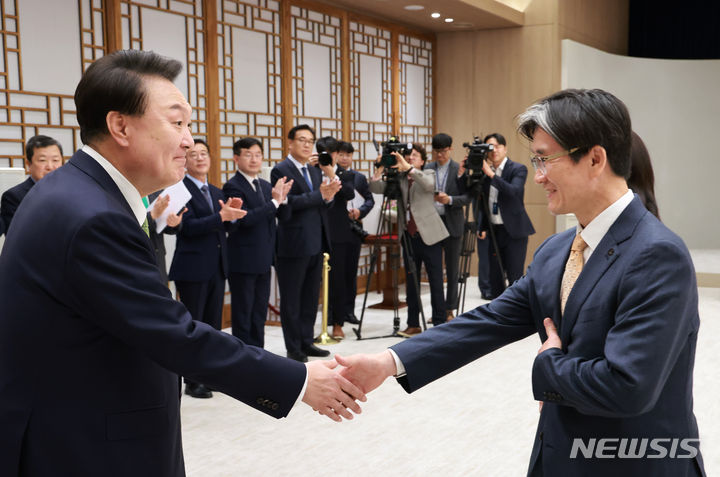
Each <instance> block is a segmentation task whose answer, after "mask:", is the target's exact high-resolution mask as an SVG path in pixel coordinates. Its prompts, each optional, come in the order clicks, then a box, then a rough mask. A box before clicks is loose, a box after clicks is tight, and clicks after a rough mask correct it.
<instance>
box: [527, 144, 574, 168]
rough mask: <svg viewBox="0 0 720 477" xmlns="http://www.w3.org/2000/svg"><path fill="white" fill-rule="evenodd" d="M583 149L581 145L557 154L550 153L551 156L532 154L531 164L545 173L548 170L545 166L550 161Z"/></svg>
mask: <svg viewBox="0 0 720 477" xmlns="http://www.w3.org/2000/svg"><path fill="white" fill-rule="evenodd" d="M580 149H582V148H581V147H579V146H578V147H573V148H572V149H566V150H564V151H560V152H558V153H556V154H550V155H549V156H537V155H535V156H530V164H532V166H533V168H534V169H535V171H536V172H540V174H542V175H545V173H546V172H547V168H546V167H545V163H546V162H549V161H554V160H555V159H560V158H561V157H564V156H569V155H570V154H573V153H575V152H577V151H579V150H580Z"/></svg>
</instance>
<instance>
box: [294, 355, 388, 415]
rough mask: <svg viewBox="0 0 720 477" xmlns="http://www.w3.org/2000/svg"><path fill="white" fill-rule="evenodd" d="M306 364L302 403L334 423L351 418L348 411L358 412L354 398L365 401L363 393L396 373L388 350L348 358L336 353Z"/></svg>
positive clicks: (359, 411)
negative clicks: (324, 359)
mask: <svg viewBox="0 0 720 477" xmlns="http://www.w3.org/2000/svg"><path fill="white" fill-rule="evenodd" d="M306 366H307V389H306V390H305V394H304V396H303V398H302V400H303V402H304V403H305V404H307V405H309V406H310V407H312V408H313V410H314V411H317V412H318V413H320V414H322V415H323V416H327V417H329V418H330V419H332V420H333V421H337V422H340V421H342V418H345V419H352V418H353V414H352V413H350V411H353V412H354V413H355V414H360V413H361V412H362V410H361V409H360V405H359V404H358V401H363V402H364V401H367V398H366V396H365V394H367V393H369V392H370V391H372V390H373V389H375V388H377V387H378V386H380V385H381V384H382V383H383V381H385V380H386V379H387V378H389V377H390V376H393V375H395V374H397V366H396V364H395V359H394V358H393V356H392V354H390V351H388V350H385V351H383V352H380V353H377V354H357V355H353V356H348V357H342V356H340V355H337V354H336V355H335V358H334V359H332V360H328V361H312V362H310V363H307V364H306Z"/></svg>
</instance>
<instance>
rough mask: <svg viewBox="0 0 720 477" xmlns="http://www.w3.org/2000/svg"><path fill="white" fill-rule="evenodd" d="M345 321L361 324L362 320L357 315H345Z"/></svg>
mask: <svg viewBox="0 0 720 477" xmlns="http://www.w3.org/2000/svg"><path fill="white" fill-rule="evenodd" d="M345 323H350V324H351V325H359V324H360V320H358V317H357V316H355V315H348V316H346V317H345Z"/></svg>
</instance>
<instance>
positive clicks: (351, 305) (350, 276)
mask: <svg viewBox="0 0 720 477" xmlns="http://www.w3.org/2000/svg"><path fill="white" fill-rule="evenodd" d="M361 249H362V242H361V241H360V240H359V239H358V240H355V241H353V242H350V243H349V244H348V252H347V262H346V265H345V317H346V318H347V317H349V316H353V315H355V298H356V297H357V273H358V262H359V261H360V250H361Z"/></svg>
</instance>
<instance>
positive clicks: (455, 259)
mask: <svg viewBox="0 0 720 477" xmlns="http://www.w3.org/2000/svg"><path fill="white" fill-rule="evenodd" d="M440 245H441V246H442V249H443V255H444V256H445V279H446V280H447V294H446V295H445V309H446V310H448V311H450V310H455V309H456V308H457V307H458V275H459V272H458V269H459V268H460V248H462V235H461V236H460V237H448V238H446V239H445V240H443V241H442V242H440Z"/></svg>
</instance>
